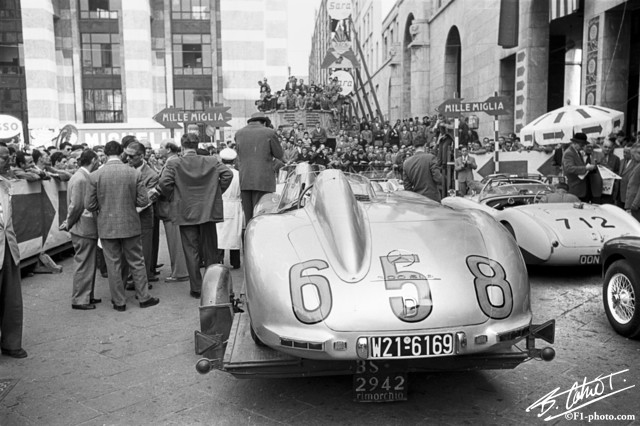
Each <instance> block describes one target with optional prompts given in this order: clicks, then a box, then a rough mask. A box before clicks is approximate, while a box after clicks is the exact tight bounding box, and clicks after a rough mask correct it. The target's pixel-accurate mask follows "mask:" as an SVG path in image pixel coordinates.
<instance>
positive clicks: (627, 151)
mask: <svg viewBox="0 0 640 426" xmlns="http://www.w3.org/2000/svg"><path fill="white" fill-rule="evenodd" d="M622 156H623V158H622V161H620V168H619V169H618V175H619V176H620V177H621V179H620V184H619V188H620V190H619V191H618V194H617V198H616V204H617V206H618V207H620V208H622V209H623V208H624V204H625V202H626V200H627V186H628V185H629V178H630V177H631V174H632V173H633V170H634V169H635V168H636V166H637V165H638V163H637V162H636V160H634V159H633V156H632V155H631V147H630V146H625V147H624V150H623V154H622Z"/></svg>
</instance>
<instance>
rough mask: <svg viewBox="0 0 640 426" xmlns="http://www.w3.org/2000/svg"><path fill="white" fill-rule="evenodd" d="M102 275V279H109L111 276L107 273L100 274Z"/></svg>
mask: <svg viewBox="0 0 640 426" xmlns="http://www.w3.org/2000/svg"><path fill="white" fill-rule="evenodd" d="M100 275H101V276H102V278H109V274H107V273H106V272H100Z"/></svg>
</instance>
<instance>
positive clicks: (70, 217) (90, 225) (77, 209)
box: [67, 167, 98, 238]
mask: <svg viewBox="0 0 640 426" xmlns="http://www.w3.org/2000/svg"><path fill="white" fill-rule="evenodd" d="M90 186H91V176H90V175H89V173H87V171H86V170H85V169H83V168H82V167H81V168H79V169H78V171H77V172H75V173H74V174H73V176H72V177H71V180H69V183H68V184H67V206H68V207H67V229H69V232H70V233H71V234H73V235H78V236H80V237H85V238H98V225H97V222H96V214H95V213H93V212H90V211H88V210H87V209H86V208H85V204H84V201H85V196H86V195H87V192H88V191H89V187H90Z"/></svg>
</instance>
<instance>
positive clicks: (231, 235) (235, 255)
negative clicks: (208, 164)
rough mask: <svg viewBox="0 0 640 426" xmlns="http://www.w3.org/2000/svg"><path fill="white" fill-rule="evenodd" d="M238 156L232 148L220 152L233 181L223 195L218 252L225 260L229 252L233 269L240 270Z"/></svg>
mask: <svg viewBox="0 0 640 426" xmlns="http://www.w3.org/2000/svg"><path fill="white" fill-rule="evenodd" d="M237 156H238V154H237V153H236V151H235V150H233V149H231V148H225V149H223V150H222V151H220V158H221V159H222V164H224V165H226V166H227V167H228V168H229V170H231V173H233V179H232V180H231V184H230V185H229V187H228V188H227V190H226V191H225V192H224V193H223V194H222V205H223V211H224V222H218V223H217V224H216V226H217V228H218V250H220V251H221V255H220V259H224V250H229V262H230V263H231V267H232V268H233V269H238V268H240V247H241V245H242V227H243V224H244V214H243V213H242V202H241V199H240V176H239V173H238V171H237V170H236V169H235V168H234V162H235V160H236V158H237Z"/></svg>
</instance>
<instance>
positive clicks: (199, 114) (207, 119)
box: [153, 106, 231, 129]
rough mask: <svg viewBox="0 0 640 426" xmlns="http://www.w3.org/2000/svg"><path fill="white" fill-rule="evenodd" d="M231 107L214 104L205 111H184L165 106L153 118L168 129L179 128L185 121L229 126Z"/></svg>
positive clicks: (212, 125) (213, 125) (214, 125)
mask: <svg viewBox="0 0 640 426" xmlns="http://www.w3.org/2000/svg"><path fill="white" fill-rule="evenodd" d="M229 108H230V107H225V106H214V107H210V108H207V109H205V110H204V111H183V110H180V109H178V108H165V109H163V110H162V111H160V112H159V113H157V114H156V115H154V116H153V119H154V120H155V121H157V122H158V123H160V124H162V125H163V126H164V127H166V128H168V129H171V128H173V129H179V128H181V127H182V126H181V125H180V124H183V123H204V124H207V125H209V126H211V127H229V126H231V125H230V124H229V123H228V121H229V120H231V114H230V113H228V112H227V111H228V110H229Z"/></svg>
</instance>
